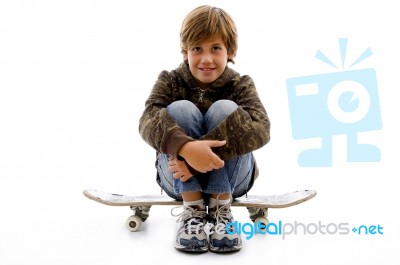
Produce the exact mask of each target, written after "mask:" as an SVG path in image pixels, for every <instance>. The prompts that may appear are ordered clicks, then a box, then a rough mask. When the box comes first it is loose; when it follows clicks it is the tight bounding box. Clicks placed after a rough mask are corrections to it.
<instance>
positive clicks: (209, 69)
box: [199, 67, 215, 72]
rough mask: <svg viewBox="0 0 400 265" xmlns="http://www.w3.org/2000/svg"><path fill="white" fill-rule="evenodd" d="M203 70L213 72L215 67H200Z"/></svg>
mask: <svg viewBox="0 0 400 265" xmlns="http://www.w3.org/2000/svg"><path fill="white" fill-rule="evenodd" d="M199 69H200V70H201V71H204V72H211V71H212V70H215V68H209V67H206V68H199Z"/></svg>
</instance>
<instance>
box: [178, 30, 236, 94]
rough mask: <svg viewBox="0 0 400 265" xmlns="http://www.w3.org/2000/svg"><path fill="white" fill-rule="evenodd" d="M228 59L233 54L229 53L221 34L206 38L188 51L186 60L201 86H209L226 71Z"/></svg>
mask: <svg viewBox="0 0 400 265" xmlns="http://www.w3.org/2000/svg"><path fill="white" fill-rule="evenodd" d="M228 59H230V60H233V54H232V53H228V50H227V48H226V46H225V44H224V41H223V40H222V38H221V37H220V36H218V37H216V38H212V39H208V40H205V41H203V42H201V43H199V44H198V45H195V46H193V47H191V48H189V50H188V51H187V52H186V54H185V55H184V60H187V61H188V63H189V69H190V72H191V73H192V75H193V76H194V78H195V79H196V80H197V82H198V83H199V86H200V87H201V88H207V87H208V84H210V83H212V82H214V81H215V80H216V79H217V78H218V77H220V75H221V74H222V73H223V72H224V70H225V67H226V64H227V63H228Z"/></svg>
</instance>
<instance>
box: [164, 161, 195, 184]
mask: <svg viewBox="0 0 400 265" xmlns="http://www.w3.org/2000/svg"><path fill="white" fill-rule="evenodd" d="M168 160H169V162H168V165H169V167H168V171H169V172H173V173H174V178H175V179H180V180H181V181H182V182H185V181H187V180H188V179H190V178H191V177H192V176H193V175H192V173H190V171H189V169H188V167H187V166H186V163H185V161H180V160H178V159H176V158H175V157H169V158H168Z"/></svg>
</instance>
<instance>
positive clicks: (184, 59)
mask: <svg viewBox="0 0 400 265" xmlns="http://www.w3.org/2000/svg"><path fill="white" fill-rule="evenodd" d="M182 55H183V61H184V62H186V61H187V60H188V55H187V51H183V52H182Z"/></svg>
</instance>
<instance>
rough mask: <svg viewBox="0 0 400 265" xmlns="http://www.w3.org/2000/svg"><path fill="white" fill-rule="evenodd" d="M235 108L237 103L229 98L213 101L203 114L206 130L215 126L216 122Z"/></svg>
mask: <svg viewBox="0 0 400 265" xmlns="http://www.w3.org/2000/svg"><path fill="white" fill-rule="evenodd" d="M237 108H238V105H237V104H236V103H235V102H233V101H231V100H227V99H222V100H218V101H216V102H214V104H212V105H211V107H210V108H209V109H208V111H207V113H206V115H205V116H204V119H205V124H206V126H207V131H210V130H212V129H214V128H215V127H217V126H218V124H220V123H221V122H222V121H223V120H225V119H226V118H227V117H228V116H229V115H231V114H232V113H233V112H234V111H235V110H236V109H237Z"/></svg>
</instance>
